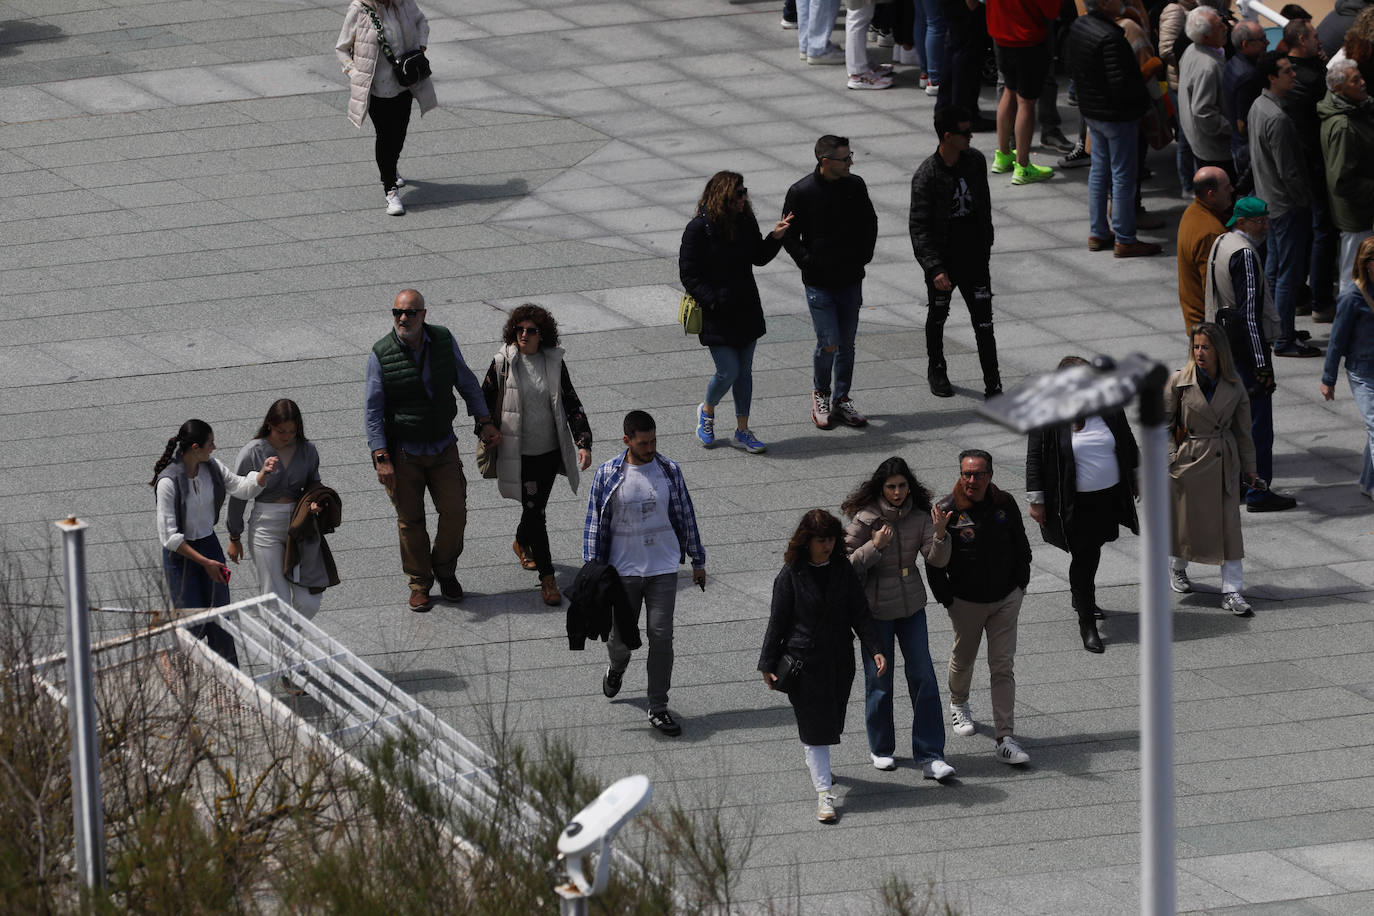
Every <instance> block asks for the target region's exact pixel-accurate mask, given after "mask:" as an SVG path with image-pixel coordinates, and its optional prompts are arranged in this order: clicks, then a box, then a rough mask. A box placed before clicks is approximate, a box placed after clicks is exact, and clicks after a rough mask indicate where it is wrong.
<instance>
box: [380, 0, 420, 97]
mask: <svg viewBox="0 0 1374 916" xmlns="http://www.w3.org/2000/svg"><path fill="white" fill-rule="evenodd" d="M363 9H365V10H367V15H368V18H369V19H371V20H372V27H373V28H374V29H376V30H377V38H378V39H380V40H381V43H382V53H383V54H385V55H386V59H387V63H389V64H391V69H392V71H393V72H394V73H395V74H396V82H398V83H400V84H401V85H402V86H414V85H415V84H416V83H418V82H419V81H420V80H423V79H429V76H430V74H431V73H432V72H433V71H432V70H430V68H429V58H427V57H425V52H424V51H407V52H406V53H405V54H402V55H401V57H400V59H399V60H398V59H397V58H396V55H395V54H393V53H392V51H391V45H390V44H389V43H388V42H387V40H386V32H385V31H384V30H383V29H382V20H380V19H378V18H377V11H376V10H374V9H372V7H370V6H366V5H364V6H363Z"/></svg>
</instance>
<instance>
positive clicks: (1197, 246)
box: [1178, 165, 1231, 335]
mask: <svg viewBox="0 0 1374 916" xmlns="http://www.w3.org/2000/svg"><path fill="white" fill-rule="evenodd" d="M1230 210H1231V178H1230V176H1228V175H1227V174H1226V172H1225V171H1224V170H1222V169H1219V168H1217V167H1216V166H1214V165H1207V166H1203V167H1202V168H1200V169H1198V170H1197V174H1196V175H1194V176H1193V202H1192V203H1191V204H1189V205H1188V209H1186V210H1184V211H1183V217H1182V219H1180V220H1179V221H1178V304H1179V306H1180V307H1181V308H1182V309H1183V327H1184V330H1185V331H1187V333H1188V334H1189V335H1192V333H1193V325H1195V324H1197V323H1198V322H1199V321H1201V320H1202V316H1203V312H1204V306H1205V298H1204V297H1205V295H1206V290H1207V255H1208V254H1209V253H1210V252H1211V250H1212V243H1213V242H1215V241H1216V240H1217V236H1219V235H1221V234H1222V233H1223V232H1225V231H1226V224H1225V221H1226V218H1227V216H1228V215H1229V213H1230Z"/></svg>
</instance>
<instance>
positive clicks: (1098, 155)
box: [1067, 0, 1160, 258]
mask: <svg viewBox="0 0 1374 916" xmlns="http://www.w3.org/2000/svg"><path fill="white" fill-rule="evenodd" d="M1083 5H1084V6H1085V7H1086V8H1087V10H1088V15H1086V16H1079V17H1078V18H1077V19H1076V20H1074V23H1073V26H1072V28H1070V29H1069V40H1068V49H1067V56H1068V59H1069V74H1070V75H1071V76H1072V77H1073V81H1074V86H1075V88H1076V90H1077V92H1078V111H1079V112H1080V113H1081V114H1082V116H1083V120H1084V121H1086V122H1087V125H1088V135H1089V136H1090V137H1091V138H1092V157H1093V158H1092V167H1091V169H1090V170H1089V172H1088V224H1089V226H1088V232H1089V235H1088V250H1089V251H1105V250H1106V249H1108V248H1111V249H1112V250H1113V253H1114V254H1115V255H1116V257H1118V258H1138V257H1143V256H1145V255H1152V254H1159V251H1160V249H1159V246H1158V245H1154V244H1151V243H1149V242H1141V241H1137V240H1136V237H1135V200H1136V190H1137V188H1138V187H1139V185H1140V174H1139V169H1140V161H1139V159H1140V149H1139V146H1138V145H1137V144H1138V138H1139V131H1140V127H1139V121H1140V119H1141V117H1142V116H1144V114H1145V112H1146V110H1147V109H1148V108H1149V107H1150V97H1149V95H1148V94H1147V93H1146V91H1145V80H1144V78H1143V77H1142V76H1141V75H1140V67H1139V66H1138V65H1137V64H1136V59H1135V53H1134V52H1132V51H1131V44H1130V42H1128V41H1127V40H1126V33H1125V32H1124V31H1122V29H1121V26H1119V25H1117V24H1116V17H1117V16H1120V15H1121V9H1122V3H1121V0H1084V3H1083ZM1109 193H1110V196H1111V199H1112V200H1114V201H1116V205H1115V206H1114V207H1112V216H1111V222H1110V223H1108V221H1107V197H1108V195H1109Z"/></svg>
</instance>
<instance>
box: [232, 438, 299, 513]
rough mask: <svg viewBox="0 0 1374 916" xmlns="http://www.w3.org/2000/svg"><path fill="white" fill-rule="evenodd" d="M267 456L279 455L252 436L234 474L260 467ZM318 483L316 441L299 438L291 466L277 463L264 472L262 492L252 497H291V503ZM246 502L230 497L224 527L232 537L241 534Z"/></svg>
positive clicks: (266, 444)
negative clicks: (266, 473)
mask: <svg viewBox="0 0 1374 916" xmlns="http://www.w3.org/2000/svg"><path fill="white" fill-rule="evenodd" d="M268 458H277V459H278V460H280V458H281V456H280V455H279V454H277V450H276V449H274V448H273V447H272V446H271V445H269V444H268V442H267V440H266V439H254V440H253V441H252V442H249V443H248V444H247V445H245V446H244V447H243V448H242V449H241V450H240V451H239V457H238V460H237V461H235V462H234V467H235V468H236V470H235V472H234V473H236V474H246V473H248V471H255V470H257V469H258V468H261V467H262V464H263V462H264V461H266V460H267V459H268ZM242 468H247V469H248V471H244V470H241V469H242ZM319 482H320V453H319V452H317V451H315V443H313V442H311V441H310V440H309V439H298V440H297V442H296V457H295V458H293V459H292V460H291V466H290V467H289V468H283V467H282V466H281V465H280V464H278V466H277V470H276V471H274V472H273V473H271V474H268V475H267V484H266V486H264V487H263V488H262V492H261V493H259V494H258V495H257V496H256V497H254V498H255V499H259V500H262V501H263V502H276V501H278V500H282V499H286V498H290V499H291V500H292V501H293V502H294V501H295V500H298V499H300V498H301V496H302V495H304V494H305V491H306V490H308V489H310V488H311V487H313V486H315V485H316V484H318V483H319ZM247 504H248V501H247V500H245V499H234V498H233V497H230V499H229V517H228V519H227V520H226V521H225V527H226V528H228V529H229V534H230V536H231V537H238V536H239V535H241V534H243V507H244V506H246V505H247Z"/></svg>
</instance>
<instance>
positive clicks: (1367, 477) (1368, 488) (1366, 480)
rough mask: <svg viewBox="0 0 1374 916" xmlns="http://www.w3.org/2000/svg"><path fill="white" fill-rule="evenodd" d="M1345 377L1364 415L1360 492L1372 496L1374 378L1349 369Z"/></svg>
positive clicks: (1373, 468)
mask: <svg viewBox="0 0 1374 916" xmlns="http://www.w3.org/2000/svg"><path fill="white" fill-rule="evenodd" d="M1345 377H1346V379H1347V380H1349V382H1350V394H1351V395H1352V396H1353V397H1354V398H1355V404H1356V405H1357V406H1358V407H1359V408H1360V416H1362V417H1364V428H1365V432H1366V433H1368V436H1366V438H1365V443H1364V465H1363V467H1361V469H1360V492H1361V493H1363V494H1364V495H1365V496H1368V497H1370V498H1374V378H1370V377H1368V376H1365V375H1356V374H1355V373H1353V372H1351V371H1350V370H1349V369H1347V370H1345Z"/></svg>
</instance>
